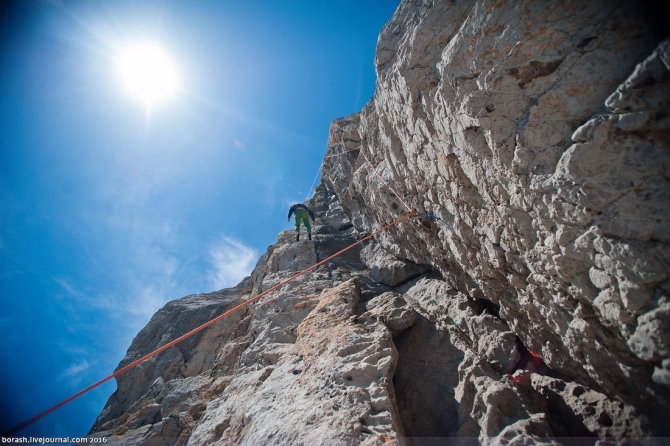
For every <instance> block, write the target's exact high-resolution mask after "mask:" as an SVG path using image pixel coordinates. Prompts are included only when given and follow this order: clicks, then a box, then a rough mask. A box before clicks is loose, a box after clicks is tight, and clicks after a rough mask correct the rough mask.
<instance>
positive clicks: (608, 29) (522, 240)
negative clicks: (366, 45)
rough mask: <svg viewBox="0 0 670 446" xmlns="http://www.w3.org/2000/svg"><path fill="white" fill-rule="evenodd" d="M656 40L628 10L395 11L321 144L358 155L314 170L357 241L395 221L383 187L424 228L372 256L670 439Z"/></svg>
mask: <svg viewBox="0 0 670 446" xmlns="http://www.w3.org/2000/svg"><path fill="white" fill-rule="evenodd" d="M655 26H656V28H655ZM658 30H659V28H658V27H657V25H655V24H654V21H653V20H651V19H650V18H649V15H648V10H646V9H645V7H644V5H643V4H638V3H632V2H604V1H592V2H587V3H584V2H578V1H565V2H554V1H515V2H493V1H461V2H449V1H432V0H425V1H419V2H409V1H407V2H402V3H401V5H400V6H399V8H398V10H397V11H396V14H395V15H394V17H393V18H392V19H391V21H390V22H389V23H388V24H387V25H386V26H385V27H384V29H383V30H382V32H381V34H380V37H379V42H378V46H377V57H376V60H375V63H376V67H377V73H378V83H377V90H376V93H375V96H374V98H373V99H372V100H371V101H370V103H368V104H367V105H366V106H365V108H364V109H363V111H362V112H360V113H359V114H356V115H352V116H349V117H347V118H344V119H340V120H336V121H334V122H333V126H332V128H331V131H330V135H331V140H330V141H329V150H328V155H332V154H334V153H339V152H342V151H343V150H344V148H345V147H346V148H347V149H349V150H351V149H352V148H357V149H359V150H358V151H352V152H350V153H348V154H346V155H343V156H342V158H344V160H345V161H344V162H341V163H340V164H338V165H337V166H335V164H336V163H338V162H339V159H338V158H335V157H329V158H326V164H325V167H324V177H325V179H326V180H325V181H326V182H327V183H328V184H330V185H332V186H333V188H334V189H335V191H336V192H337V193H338V195H339V196H340V197H341V202H342V206H343V208H344V210H345V212H346V213H347V215H348V216H349V217H350V219H351V221H352V222H353V224H354V226H355V227H356V228H357V229H358V230H360V231H363V232H370V231H372V230H373V229H376V228H378V227H380V225H383V224H385V223H388V222H390V221H393V220H394V219H395V218H397V216H398V215H401V214H402V213H406V212H408V211H409V209H406V208H405V205H404V204H403V203H402V202H401V201H400V200H399V199H398V198H397V197H396V195H395V194H393V193H392V192H391V191H390V190H389V189H388V188H387V187H386V184H385V183H387V184H388V185H389V186H391V187H392V188H393V189H394V191H395V192H396V193H397V194H398V195H399V196H400V198H401V199H402V201H403V202H405V203H407V205H408V206H409V208H411V209H414V210H417V211H418V212H420V213H421V214H430V215H434V216H436V217H439V221H435V219H432V220H431V219H428V218H413V219H412V220H409V221H407V222H403V223H402V224H400V225H399V226H397V227H396V228H394V229H392V230H389V231H387V232H385V233H384V234H383V235H382V236H381V237H380V241H381V244H382V245H383V247H384V248H385V249H386V250H388V251H390V252H392V253H393V254H395V255H396V256H398V257H400V258H402V259H409V260H412V261H414V262H415V263H418V264H428V265H431V266H432V267H433V268H434V269H436V270H438V271H439V272H440V273H441V274H442V276H443V278H444V280H445V281H446V282H447V283H448V284H449V285H450V286H452V287H453V289H455V290H457V291H458V292H460V293H463V294H465V295H467V296H468V297H470V298H474V299H476V300H481V302H484V301H486V302H488V303H487V305H489V306H490V307H495V312H494V313H495V316H496V317H498V316H499V318H500V319H501V320H502V322H504V324H505V327H506V328H507V330H509V336H511V337H515V336H516V337H518V338H519V340H520V344H521V345H522V346H523V348H524V349H525V350H526V351H534V352H536V353H537V355H538V357H540V358H541V359H542V360H543V362H544V363H545V365H546V366H547V367H548V368H550V369H551V370H553V371H555V372H556V373H560V374H562V375H563V376H564V377H566V379H572V380H575V381H577V382H579V383H580V384H582V385H586V386H588V387H589V388H591V389H593V390H594V391H597V392H601V393H602V394H605V395H608V396H609V397H611V398H615V399H620V400H621V401H623V402H625V403H626V404H630V405H632V406H633V407H635V408H636V409H637V410H638V411H640V414H639V415H640V416H642V417H643V418H645V419H646V420H647V421H648V422H649V424H648V425H647V427H648V428H651V429H652V430H654V429H658V430H656V431H655V432H661V431H663V432H666V433H667V431H664V429H665V427H664V425H665V420H664V419H663V418H662V417H664V415H663V416H662V417H661V416H659V414H667V413H668V411H669V410H670V408H668V405H669V404H670V391H669V390H670V389H669V388H668V384H667V383H668V364H669V363H670V361H669V360H668V358H669V357H668V345H669V342H670V337H668V336H669V333H670V332H669V330H668V320H669V318H668V316H669V313H668V305H669V304H670V297H669V294H668V293H669V292H670V288H669V286H668V269H669V268H668V266H669V265H670V245H669V244H668V242H670V238H668V234H667V231H668V228H670V195H669V194H668V190H669V189H668V184H669V183H668V179H669V178H670V150H669V144H670V137H669V135H670V131H669V125H668V124H669V123H670V119H669V118H668V114H667V110H668V105H670V71H669V68H670V63H669V62H670V42H669V41H668V40H661V37H660V34H659V32H658ZM356 141H360V144H359V145H358V146H356V144H355V142H356ZM360 153H362V154H364V155H365V157H367V160H366V158H364V157H363V156H362V155H359V154H360ZM355 155H358V157H357V158H356V159H354V157H355ZM336 160H338V161H336ZM368 160H369V162H370V163H371V165H370V164H369V163H368ZM373 167H374V168H375V169H376V171H377V172H378V173H379V175H380V176H381V177H382V178H383V180H384V181H382V180H381V179H380V178H379V176H377V175H376V174H375V173H374V171H373ZM347 169H348V170H347ZM436 302H438V303H437V305H436V307H437V308H435V309H434V310H433V309H431V312H432V313H434V314H435V315H436V317H437V318H438V320H439V315H440V313H443V312H444V311H445V310H446V307H443V308H439V307H440V306H443V305H445V304H442V303H440V302H439V300H436ZM466 324H467V325H468V330H469V332H470V333H469V334H468V335H469V336H470V334H472V335H474V333H478V334H480V335H484V332H485V331H486V329H485V330H479V329H476V328H475V327H474V326H473V325H471V324H470V323H469V322H467V323H466ZM487 327H488V325H487ZM490 336H493V335H492V334H491V335H490ZM473 342H474V340H473ZM501 342H502V341H501ZM487 343H488V341H487V340H486V339H485V340H484V341H482V343H481V344H483V345H487ZM502 344H504V342H502ZM502 344H501V345H502ZM501 348H502V347H501ZM474 350H476V351H477V353H478V354H479V355H482V354H484V355H486V356H485V357H486V360H487V361H489V364H491V365H492V364H493V363H492V362H490V361H492V360H493V359H492V358H494V357H501V356H504V355H500V354H499V353H495V352H494V351H490V352H483V351H482V350H481V345H479V344H478V345H477V347H476V349H474ZM494 350H495V349H494ZM508 351H511V350H509V349H508V348H503V349H502V350H501V352H508ZM496 361H500V360H499V359H498V360H496ZM513 362H514V361H513V360H509V361H507V362H506V363H505V362H504V361H503V362H497V363H496V368H497V370H498V371H499V372H501V371H509V370H510V364H511V363H513ZM534 423H535V424H534V425H535V426H537V425H538V424H537V422H534Z"/></svg>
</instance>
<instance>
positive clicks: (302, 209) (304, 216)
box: [287, 204, 314, 242]
mask: <svg viewBox="0 0 670 446" xmlns="http://www.w3.org/2000/svg"><path fill="white" fill-rule="evenodd" d="M294 212H295V241H296V242H297V241H299V240H300V221H302V222H303V224H304V225H305V229H307V238H309V239H310V240H312V227H311V226H310V225H309V217H312V222H314V212H312V211H311V210H310V209H309V208H308V207H307V206H305V205H304V204H294V205H293V206H291V209H289V210H288V219H287V221H291V214H293V213H294Z"/></svg>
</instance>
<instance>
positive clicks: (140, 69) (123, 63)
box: [116, 42, 179, 110]
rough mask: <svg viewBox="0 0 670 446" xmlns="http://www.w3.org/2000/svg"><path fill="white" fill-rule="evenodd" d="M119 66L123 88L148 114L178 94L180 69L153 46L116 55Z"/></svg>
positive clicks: (139, 46) (131, 48)
mask: <svg viewBox="0 0 670 446" xmlns="http://www.w3.org/2000/svg"><path fill="white" fill-rule="evenodd" d="M116 64H117V68H118V70H119V74H120V75H121V80H122V82H123V85H124V86H125V87H126V89H127V90H128V92H129V93H130V94H131V95H132V96H134V97H135V98H136V99H139V100H140V101H141V102H142V103H143V104H144V105H145V107H146V108H147V110H148V109H150V108H151V107H152V106H153V105H154V104H156V103H159V102H162V101H165V100H166V99H169V98H170V97H172V96H174V94H175V93H176V91H177V88H178V84H179V76H178V74H177V67H176V66H175V64H174V62H173V61H172V59H171V58H170V55H169V54H168V53H167V52H166V51H165V50H164V49H163V48H161V47H160V46H159V45H158V44H156V43H154V42H143V43H138V44H134V45H129V46H127V47H125V48H123V49H122V50H121V51H119V53H118V54H117V58H116Z"/></svg>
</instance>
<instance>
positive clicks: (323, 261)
mask: <svg viewBox="0 0 670 446" xmlns="http://www.w3.org/2000/svg"><path fill="white" fill-rule="evenodd" d="M415 214H416V212H415V211H411V212H409V213H407V214H405V215H403V216H402V217H400V218H397V219H396V220H394V221H393V222H391V223H389V224H387V225H386V226H384V227H382V228H381V229H378V230H377V231H375V232H373V233H372V234H370V235H368V236H366V237H363V238H362V239H361V240H359V241H356V242H354V243H352V244H351V245H349V246H347V247H346V248H344V249H342V250H340V251H338V252H336V253H335V254H333V255H331V256H330V257H327V258H325V259H324V260H322V261H320V262H318V263H315V264H314V265H312V266H310V267H309V268H307V269H304V270H302V271H300V272H299V273H298V274H295V275H294V276H292V277H290V278H288V279H286V280H284V281H283V282H280V283H278V284H277V285H275V286H273V287H272V288H269V289H267V290H265V291H263V292H262V293H260V294H259V295H258V296H256V297H253V298H251V299H249V300H247V301H246V302H244V303H241V304H240V305H238V306H236V307H234V308H232V309H230V310H228V311H226V312H225V313H223V314H221V315H219V316H217V317H215V318H214V319H212V320H210V321H209V322H206V323H204V324H202V325H201V326H199V327H197V328H194V329H193V330H191V331H189V332H188V333H186V334H184V335H182V336H180V337H178V338H177V339H175V340H174V341H171V342H168V343H167V344H165V345H164V346H162V347H160V348H157V349H156V350H154V351H152V352H151V353H149V354H147V355H144V356H143V357H141V358H140V359H138V360H136V361H133V362H131V363H130V364H128V365H127V366H125V367H123V368H121V369H119V370H117V371H116V372H114V373H112V374H111V375H109V376H107V377H105V378H103V379H101V380H100V381H98V382H96V383H93V384H91V385H90V386H88V387H86V388H85V389H83V390H80V391H79V392H77V393H75V394H74V395H72V396H70V397H69V398H66V399H64V400H63V401H61V402H60V403H58V404H56V405H55V406H52V407H50V408H49V409H47V410H45V411H44V412H41V413H40V414H38V415H35V416H34V417H33V418H31V419H29V420H27V421H25V422H23V423H21V424H20V425H18V426H16V427H14V428H12V429H11V430H9V431H7V432H5V433H3V434H2V436H3V437H5V436H10V435H12V434H14V433H16V432H18V431H20V430H21V429H23V428H24V427H26V426H28V425H30V424H32V423H34V422H35V421H37V420H39V419H40V418H42V417H44V416H46V415H48V414H50V413H51V412H53V411H55V410H56V409H59V408H61V407H63V406H64V405H66V404H67V403H69V402H71V401H73V400H75V399H77V398H79V397H80V396H82V395H84V394H85V393H87V392H90V391H91V390H93V389H95V388H96V387H98V386H100V385H102V384H104V383H106V382H107V381H109V380H110V379H112V378H116V377H117V376H119V375H121V374H123V373H125V372H127V371H128V370H130V369H132V368H133V367H136V366H138V365H139V364H141V363H143V362H144V361H146V360H148V359H149V358H152V357H154V356H156V355H157V354H159V353H161V352H164V351H165V350H167V349H168V348H170V347H173V346H174V345H176V344H178V343H179V342H181V341H183V340H184V339H186V338H188V337H190V336H193V335H194V334H196V333H198V332H199V331H201V330H204V329H205V328H207V327H209V326H210V325H212V324H214V323H216V322H218V321H220V320H221V319H223V318H225V317H227V316H229V315H231V314H233V313H235V312H236V311H238V310H241V309H242V308H244V307H246V306H248V305H249V304H251V303H252V302H255V301H257V300H258V299H260V298H261V297H263V296H266V295H267V294H269V293H270V292H272V291H275V290H277V289H279V288H281V287H282V286H284V285H286V284H287V283H289V282H291V281H293V280H295V279H297V278H298V277H300V276H302V275H304V274H307V273H308V272H309V271H312V270H313V269H315V268H318V267H319V266H321V265H323V264H324V263H327V262H329V261H330V260H332V259H334V258H335V257H337V256H339V255H341V254H343V253H344V252H346V251H348V250H350V249H351V248H353V247H355V246H357V245H358V244H359V243H362V242H364V241H366V240H369V239H371V238H372V237H374V236H375V235H377V234H379V233H380V232H383V231H385V230H387V229H388V228H390V227H391V226H395V225H397V224H398V223H400V222H401V221H403V220H404V219H406V218H408V217H412V216H414V215H415Z"/></svg>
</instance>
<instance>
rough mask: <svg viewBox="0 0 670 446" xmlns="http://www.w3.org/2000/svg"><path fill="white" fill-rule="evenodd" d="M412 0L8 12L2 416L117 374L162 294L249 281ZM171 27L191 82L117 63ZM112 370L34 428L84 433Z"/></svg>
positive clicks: (2, 58)
mask: <svg viewBox="0 0 670 446" xmlns="http://www.w3.org/2000/svg"><path fill="white" fill-rule="evenodd" d="M397 5H398V1H397V0H364V1H360V0H358V1H356V0H337V1H326V0H321V1H318V2H315V1H312V0H310V1H307V0H305V1H302V0H300V1H288V2H278V1H275V0H228V1H198V0H193V1H185V0H179V1H177V0H164V1H152V0H146V1H143V0H95V1H91V0H87V1H84V0H80V1H74V0H23V1H21V2H16V4H14V5H13V6H3V7H2V8H3V9H2V10H1V11H0V12H2V14H3V19H2V22H1V23H0V152H1V154H0V222H1V224H0V293H1V299H2V302H1V303H2V308H3V311H2V313H1V314H0V330H1V332H2V333H3V334H4V335H5V338H4V339H3V342H2V343H0V358H2V359H1V360H2V367H0V401H1V402H2V406H1V410H2V413H0V430H2V431H5V430H7V429H9V428H10V427H12V426H13V425H15V424H17V423H19V422H21V421H24V420H25V419H27V418H30V417H31V416H33V415H35V414H37V413H38V412H41V411H42V410H44V409H47V408H48V407H50V406H51V405H53V404H55V403H58V402H59V401H61V400H62V399H64V398H66V397H68V396H70V395H71V394H73V393H75V392H76V391H78V390H80V389H81V388H83V387H85V386H87V385H89V384H91V383H93V382H95V381H97V380H99V379H101V378H103V377H105V376H107V375H109V374H110V373H111V372H112V371H113V369H114V368H115V367H116V365H117V364H118V362H119V361H120V360H121V358H122V357H123V356H124V355H125V352H126V349H127V348H128V346H129V345H130V342H131V341H132V339H133V337H134V336H135V335H136V334H137V332H138V331H139V330H140V329H141V328H142V327H143V326H144V325H145V324H146V323H147V322H148V320H149V319H150V317H151V316H152V315H153V313H154V312H155V311H156V310H157V309H159V308H160V307H161V306H162V305H163V304H164V303H165V302H167V301H169V300H172V299H176V298H180V297H183V296H185V295H188V294H193V293H201V292H209V291H213V290H217V289H220V288H225V287H229V286H233V285H235V284H237V283H238V282H239V280H240V278H241V277H243V276H244V275H246V274H247V273H248V272H249V271H250V270H251V268H252V267H253V266H254V265H255V263H256V261H257V259H258V257H259V256H260V255H261V254H262V253H263V252H265V249H266V248H267V246H268V245H270V244H273V243H274V242H275V241H276V237H277V234H278V233H279V232H280V231H282V230H284V229H289V228H290V226H291V225H290V223H288V222H287V221H286V213H287V211H288V206H289V205H290V204H291V203H293V202H296V201H303V200H304V199H305V198H306V196H307V194H308V191H309V188H310V186H311V185H312V182H313V180H314V176H315V175H316V173H317V169H318V167H319V164H320V163H321V160H322V157H323V154H324V152H325V148H326V140H327V136H328V128H329V125H330V122H331V121H332V120H333V119H334V118H337V117H341V116H345V115H347V114H350V113H354V112H357V111H359V110H360V109H361V108H362V106H363V105H364V104H365V103H366V102H367V101H368V100H369V99H370V98H371V97H372V94H373V92H374V82H375V74H374V64H373V59H374V51H375V45H376V41H377V35H378V33H379V30H380V29H381V27H382V26H383V25H384V24H385V23H386V22H387V21H388V20H389V19H390V17H391V16H392V14H393V12H394V10H395V8H396V7H397ZM147 39H151V40H153V41H155V42H158V43H159V44H160V45H161V46H162V47H163V48H164V49H165V50H166V51H168V52H169V53H170V55H171V56H172V58H173V60H174V61H175V64H176V65H177V68H178V70H179V74H180V78H181V84H180V85H181V87H180V91H179V92H178V93H177V94H176V95H175V96H174V97H173V98H172V99H171V100H169V101H166V102H164V103H162V104H157V105H156V106H154V107H153V108H152V110H151V114H150V116H147V113H146V110H145V108H144V107H143V106H142V105H141V104H140V103H139V102H138V101H137V100H136V99H134V98H133V97H131V96H130V95H128V94H127V92H126V91H125V90H124V88H123V86H122V85H121V82H120V79H119V76H118V73H117V70H116V68H115V65H114V54H115V51H116V49H118V48H119V47H120V46H123V45H127V44H131V43H133V42H137V41H140V40H147ZM115 386H116V385H115V383H107V384H105V385H104V386H102V387H101V388H98V389H96V390H95V391H93V392H91V393H90V394H88V395H86V396H84V397H81V398H80V399H78V400H76V401H75V402H73V403H71V404H69V405H68V406H66V407H64V408H62V409H60V410H59V411H57V412H55V413H53V414H51V415H49V416H47V417H45V418H44V419H42V420H40V421H38V422H37V423H35V424H33V425H32V426H30V427H28V428H26V429H24V430H23V431H22V432H20V433H19V434H20V435H41V436H83V435H85V434H86V433H87V432H88V430H89V428H90V426H91V425H92V423H93V421H94V419H95V417H96V416H97V414H98V413H99V412H100V411H101V410H102V408H103V406H104V403H105V402H106V400H107V398H108V397H109V395H110V394H111V393H112V392H113V391H114V390H115Z"/></svg>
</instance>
